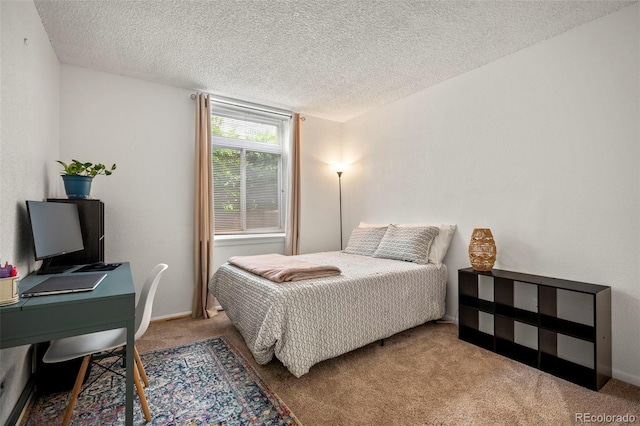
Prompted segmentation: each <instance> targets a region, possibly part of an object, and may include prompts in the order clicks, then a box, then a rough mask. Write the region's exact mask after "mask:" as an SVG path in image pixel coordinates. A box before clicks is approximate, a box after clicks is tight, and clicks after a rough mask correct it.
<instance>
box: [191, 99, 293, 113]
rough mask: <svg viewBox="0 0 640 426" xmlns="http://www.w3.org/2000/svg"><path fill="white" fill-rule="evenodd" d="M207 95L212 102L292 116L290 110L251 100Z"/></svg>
mask: <svg viewBox="0 0 640 426" xmlns="http://www.w3.org/2000/svg"><path fill="white" fill-rule="evenodd" d="M207 94H208V95H209V97H210V98H211V100H212V101H213V102H218V103H221V104H226V105H232V106H239V107H242V108H247V109H252V110H255V111H261V112H268V113H271V114H278V115H283V116H285V117H289V118H291V117H293V114H292V113H291V112H290V111H285V110H281V109H278V108H270V107H264V106H262V105H257V104H253V103H251V102H243V101H235V100H233V99H227V98H223V97H220V96H214V95H212V94H210V93H207ZM191 99H193V100H195V99H196V94H195V93H192V94H191Z"/></svg>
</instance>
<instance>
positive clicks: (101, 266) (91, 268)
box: [73, 262, 122, 272]
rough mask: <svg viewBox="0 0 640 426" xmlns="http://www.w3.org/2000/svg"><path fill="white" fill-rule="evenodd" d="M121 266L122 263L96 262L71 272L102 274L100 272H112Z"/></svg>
mask: <svg viewBox="0 0 640 426" xmlns="http://www.w3.org/2000/svg"><path fill="white" fill-rule="evenodd" d="M120 265H122V263H102V262H96V263H92V264H91V265H85V266H83V267H82V268H80V269H76V270H75V271H73V272H102V271H113V270H114V269H116V268H117V267H118V266H120Z"/></svg>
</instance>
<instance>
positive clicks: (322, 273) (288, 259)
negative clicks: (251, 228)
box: [228, 253, 342, 283]
mask: <svg viewBox="0 0 640 426" xmlns="http://www.w3.org/2000/svg"><path fill="white" fill-rule="evenodd" d="M228 262H229V263H230V264H232V265H234V266H237V267H238V268H241V269H244V270H245V271H249V272H251V273H253V274H256V275H260V276H261V277H264V278H266V279H268V280H271V281H275V282H277V283H281V282H283V281H300V280H308V279H310V278H324V277H331V276H334V275H340V274H341V273H342V271H340V268H338V267H337V266H332V265H319V264H317V263H311V262H307V261H305V260H300V259H297V258H296V257H295V256H283V255H281V254H275V253H273V254H260V255H256V256H233V257H230V258H229V260H228Z"/></svg>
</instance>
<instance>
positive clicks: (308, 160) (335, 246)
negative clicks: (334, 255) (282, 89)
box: [300, 116, 346, 253]
mask: <svg viewBox="0 0 640 426" xmlns="http://www.w3.org/2000/svg"><path fill="white" fill-rule="evenodd" d="M341 131H342V124H341V123H337V122H335V121H330V120H324V119H321V118H315V117H310V116H307V117H306V120H305V121H303V122H302V127H301V132H302V133H301V136H300V138H301V144H302V146H301V150H300V156H301V162H302V168H301V170H300V174H301V176H300V179H301V181H302V183H301V187H300V191H301V195H300V198H301V201H300V203H301V208H300V253H315V252H320V251H330V250H340V227H339V225H338V223H339V214H340V209H339V208H340V206H339V204H338V175H337V174H336V172H335V170H334V168H333V166H334V165H335V164H337V163H340V162H341V157H342V147H341V143H340V142H341V140H342V134H341ZM343 179H346V175H345V176H343ZM345 244H346V236H345Z"/></svg>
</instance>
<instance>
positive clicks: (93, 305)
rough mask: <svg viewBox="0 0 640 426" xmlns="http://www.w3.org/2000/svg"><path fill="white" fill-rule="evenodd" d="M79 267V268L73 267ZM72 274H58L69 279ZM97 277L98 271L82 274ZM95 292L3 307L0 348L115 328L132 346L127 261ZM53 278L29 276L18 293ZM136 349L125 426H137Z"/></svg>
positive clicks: (129, 372)
mask: <svg viewBox="0 0 640 426" xmlns="http://www.w3.org/2000/svg"><path fill="white" fill-rule="evenodd" d="M74 269H77V268H74ZM72 271H73V270H71V271H70V272H66V273H65V274H60V275H71V273H72ZM79 273H95V272H79ZM106 274H107V276H106V277H105V279H104V280H102V282H101V283H100V284H99V285H98V287H96V288H95V289H94V290H92V291H88V292H81V293H69V294H58V295H50V296H38V297H30V298H23V297H20V300H19V301H18V303H16V304H13V305H9V306H3V307H0V349H4V348H10V347H14V346H21V345H28V344H33V343H39V342H46V341H49V340H54V339H60V338H62V337H68V336H76V335H79V334H86V333H92V332H94V331H101V330H109V329H114V328H126V329H127V347H129V348H133V345H134V333H135V297H136V293H135V288H134V286H133V278H132V276H131V268H130V266H129V263H123V264H122V265H120V266H119V267H118V268H116V269H114V270H113V271H108V272H106ZM49 276H50V275H34V274H31V275H29V276H27V277H25V278H23V279H22V280H20V283H19V288H20V293H21V294H22V292H23V291H24V290H26V289H28V288H31V287H33V286H34V285H36V284H38V283H40V282H42V281H44V280H45V279H46V278H48V277H49ZM132 368H133V351H126V370H127V380H126V383H127V389H126V411H125V416H126V424H127V425H133V370H132Z"/></svg>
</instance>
